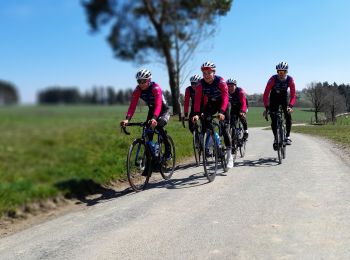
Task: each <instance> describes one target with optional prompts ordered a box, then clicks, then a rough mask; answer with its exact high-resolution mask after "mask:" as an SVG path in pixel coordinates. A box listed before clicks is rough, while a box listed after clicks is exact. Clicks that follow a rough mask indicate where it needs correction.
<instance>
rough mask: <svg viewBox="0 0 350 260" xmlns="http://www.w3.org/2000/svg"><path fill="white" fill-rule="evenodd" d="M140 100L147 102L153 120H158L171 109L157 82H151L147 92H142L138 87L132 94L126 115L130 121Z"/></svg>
mask: <svg viewBox="0 0 350 260" xmlns="http://www.w3.org/2000/svg"><path fill="white" fill-rule="evenodd" d="M139 98H141V99H142V100H143V101H145V103H146V104H147V106H148V107H149V109H150V111H151V112H153V116H152V118H153V119H156V120H157V119H158V117H159V115H160V114H161V113H162V114H163V113H164V112H166V111H167V110H168V109H169V108H168V106H167V104H166V102H165V98H164V96H163V94H162V89H161V87H160V86H159V85H158V84H157V83H155V82H150V85H149V87H148V88H147V89H146V90H141V88H140V87H139V86H137V87H136V88H135V90H134V92H133V93H132V97H131V102H130V106H129V109H128V112H127V114H126V117H127V118H128V119H131V118H132V116H133V115H134V113H135V109H136V106H137V102H138V100H139Z"/></svg>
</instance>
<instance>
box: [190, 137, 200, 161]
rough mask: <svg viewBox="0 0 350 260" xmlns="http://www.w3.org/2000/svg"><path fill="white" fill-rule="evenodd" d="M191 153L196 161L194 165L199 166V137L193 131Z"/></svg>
mask: <svg viewBox="0 0 350 260" xmlns="http://www.w3.org/2000/svg"><path fill="white" fill-rule="evenodd" d="M192 146H193V153H194V158H195V159H196V164H197V166H199V164H200V160H201V158H200V157H201V146H200V141H199V135H198V133H197V131H196V130H194V131H193V139H192Z"/></svg>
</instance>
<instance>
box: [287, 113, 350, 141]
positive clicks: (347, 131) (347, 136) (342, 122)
mask: <svg viewBox="0 0 350 260" xmlns="http://www.w3.org/2000/svg"><path fill="white" fill-rule="evenodd" d="M292 131H294V132H298V133H304V134H310V135H316V136H322V137H325V138H328V139H330V140H332V141H335V142H337V143H339V144H342V145H345V146H347V147H348V148H350V117H349V116H347V117H345V116H343V117H340V118H338V119H337V122H336V123H335V124H334V125H333V124H328V125H317V126H295V127H293V130H292Z"/></svg>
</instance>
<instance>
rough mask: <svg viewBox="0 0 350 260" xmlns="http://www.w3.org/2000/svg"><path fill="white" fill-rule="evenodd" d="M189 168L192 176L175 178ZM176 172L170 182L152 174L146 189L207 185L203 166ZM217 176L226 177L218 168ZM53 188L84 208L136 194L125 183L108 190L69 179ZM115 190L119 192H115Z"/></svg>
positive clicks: (185, 187) (193, 165)
mask: <svg viewBox="0 0 350 260" xmlns="http://www.w3.org/2000/svg"><path fill="white" fill-rule="evenodd" d="M191 168H193V170H192V171H191V173H193V174H191V175H189V176H187V177H184V178H178V177H177V176H176V171H179V170H188V169H191ZM176 171H175V172H174V174H173V176H172V178H171V179H170V180H163V179H162V177H161V176H160V173H158V172H154V173H153V174H152V177H153V178H152V180H153V181H152V180H150V182H149V184H148V185H147V188H146V189H154V188H162V189H164V188H166V189H188V188H193V187H197V186H201V185H205V184H208V180H207V178H206V177H205V176H204V173H203V166H199V167H197V165H196V164H195V163H188V164H182V165H178V166H177V167H176ZM217 176H226V175H225V174H224V173H223V172H222V169H221V168H220V167H219V169H218V173H217ZM55 186H56V188H58V189H59V190H61V191H63V192H64V193H65V196H66V197H67V198H76V199H78V200H79V201H80V202H79V203H84V204H86V206H93V205H96V204H98V203H103V202H105V201H109V200H112V199H115V198H118V197H121V196H125V195H127V194H130V195H134V194H137V193H134V192H133V190H132V189H131V188H130V187H129V185H128V183H127V182H126V183H124V184H123V185H120V186H121V187H118V185H117V186H116V187H113V188H109V187H104V186H102V185H100V184H98V183H96V182H94V181H93V180H91V179H82V180H77V179H71V180H66V181H62V182H58V183H56V184H55ZM117 189H121V190H120V191H117Z"/></svg>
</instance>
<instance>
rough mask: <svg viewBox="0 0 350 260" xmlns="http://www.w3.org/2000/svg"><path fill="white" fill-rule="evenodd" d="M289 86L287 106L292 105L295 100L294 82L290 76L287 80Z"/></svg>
mask: <svg viewBox="0 0 350 260" xmlns="http://www.w3.org/2000/svg"><path fill="white" fill-rule="evenodd" d="M289 88H290V100H289V107H291V108H292V107H293V106H294V103H295V100H296V95H295V83H294V79H293V78H292V77H290V81H289Z"/></svg>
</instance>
